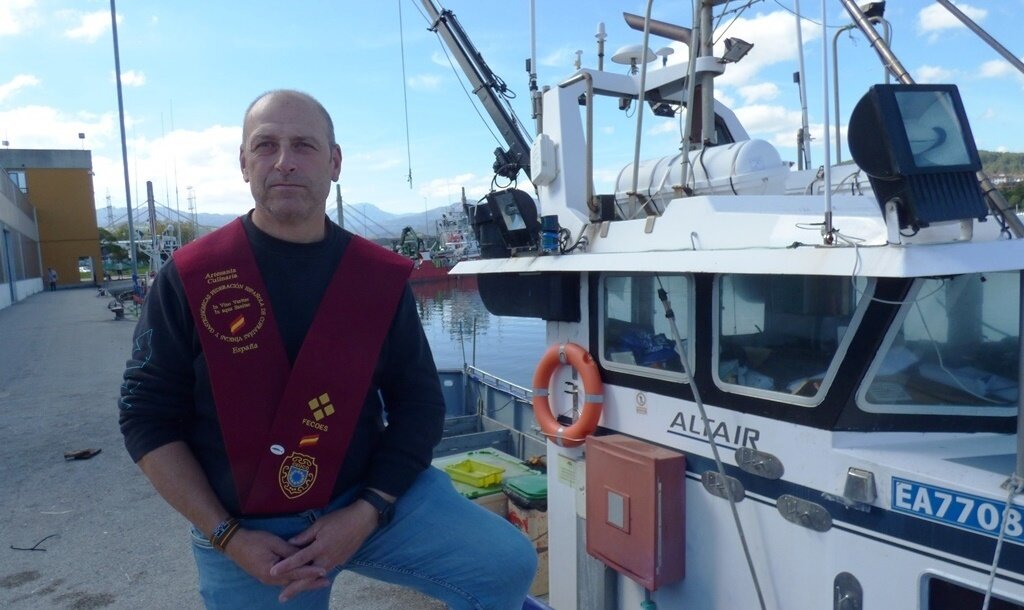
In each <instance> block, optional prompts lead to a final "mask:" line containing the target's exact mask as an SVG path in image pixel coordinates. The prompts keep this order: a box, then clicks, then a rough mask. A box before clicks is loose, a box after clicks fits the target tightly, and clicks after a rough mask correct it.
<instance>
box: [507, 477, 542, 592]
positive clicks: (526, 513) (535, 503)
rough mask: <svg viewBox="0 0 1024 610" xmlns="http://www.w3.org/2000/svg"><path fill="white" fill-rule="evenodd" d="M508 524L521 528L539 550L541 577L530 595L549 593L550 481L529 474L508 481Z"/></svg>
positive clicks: (535, 579) (539, 574)
mask: <svg viewBox="0 0 1024 610" xmlns="http://www.w3.org/2000/svg"><path fill="white" fill-rule="evenodd" d="M503 487H504V489H505V495H506V496H508V520H509V521H511V522H512V524H513V525H515V526H516V527H518V528H519V529H520V530H522V532H523V533H524V534H526V536H527V538H529V539H530V542H532V543H533V548H535V549H537V574H536V576H534V578H533V584H532V585H531V586H530V595H547V593H548V478H547V475H543V474H527V475H523V476H518V477H512V478H507V479H505V483H504V485H503Z"/></svg>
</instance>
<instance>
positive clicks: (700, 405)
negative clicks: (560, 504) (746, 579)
mask: <svg viewBox="0 0 1024 610" xmlns="http://www.w3.org/2000/svg"><path fill="white" fill-rule="evenodd" d="M654 277H655V279H657V280H658V299H659V300H660V301H661V306H662V307H663V308H664V309H665V318H667V319H668V326H669V330H670V331H671V332H672V339H673V340H674V341H675V342H676V347H677V348H678V349H677V350H676V353H677V354H679V361H680V362H681V363H682V365H683V373H684V374H685V375H686V379H687V380H688V381H689V384H690V390H691V391H692V392H693V402H695V403H696V404H697V409H698V410H699V411H700V418H701V421H702V423H703V424H704V435H705V436H706V437H707V439H708V444H710V445H711V452H712V454H713V455H714V457H715V466H716V467H717V468H718V476H720V477H722V482H723V483H724V485H725V490H726V494H725V495H726V498H727V499H728V500H729V508H730V509H731V510H732V519H733V522H734V523H735V524H736V532H737V533H738V534H739V537H740V544H741V545H742V546H743V555H744V556H745V557H746V559H747V567H748V568H749V569H750V577H751V579H753V581H754V590H755V591H756V592H757V600H758V602H759V603H760V604H761V610H765V608H766V606H765V602H764V594H763V593H762V592H761V583H760V581H759V580H758V578H757V570H756V569H755V568H754V559H753V557H752V556H751V555H750V546H749V545H748V544H747V537H746V535H745V534H744V533H743V524H742V522H740V514H739V511H737V510H736V499H735V498H733V496H732V487H731V486H729V484H728V480H729V479H728V478H727V477H726V474H725V465H724V464H723V463H722V456H721V455H719V452H718V442H716V441H715V435H714V434H712V432H711V428H712V426H711V420H709V419H708V414H707V412H706V411H705V409H704V401H702V400H701V398H700V392H698V391H697V381H696V380H695V379H694V378H693V372H692V371H691V370H690V362H689V358H687V357H686V350H685V349H683V340H682V339H681V338H680V336H679V327H678V326H677V325H676V315H675V313H674V312H673V311H672V305H671V304H670V303H669V301H668V291H666V290H665V287H664V285H663V284H662V283H661V276H660V275H655V276H654Z"/></svg>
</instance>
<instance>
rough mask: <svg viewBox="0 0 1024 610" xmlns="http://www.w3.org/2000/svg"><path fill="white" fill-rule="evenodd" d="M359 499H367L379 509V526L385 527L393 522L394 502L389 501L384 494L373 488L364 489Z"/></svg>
mask: <svg viewBox="0 0 1024 610" xmlns="http://www.w3.org/2000/svg"><path fill="white" fill-rule="evenodd" d="M359 499H360V500H366V501H367V502H369V503H370V505H371V506H373V507H374V508H375V509H376V510H377V527H384V526H385V525H387V524H388V523H391V518H392V517H394V516H395V503H394V502H388V501H387V500H385V499H384V496H382V495H380V494H379V493H377V492H375V491H373V490H372V489H364V490H363V493H361V494H359Z"/></svg>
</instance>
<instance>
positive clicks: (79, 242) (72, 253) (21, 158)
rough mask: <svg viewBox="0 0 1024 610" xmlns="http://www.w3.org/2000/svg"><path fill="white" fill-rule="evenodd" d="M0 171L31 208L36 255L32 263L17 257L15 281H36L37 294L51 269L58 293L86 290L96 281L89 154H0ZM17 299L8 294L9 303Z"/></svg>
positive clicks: (96, 250) (99, 270) (98, 270)
mask: <svg viewBox="0 0 1024 610" xmlns="http://www.w3.org/2000/svg"><path fill="white" fill-rule="evenodd" d="M0 167H2V168H4V169H5V170H6V173H7V175H8V176H9V177H10V179H11V180H12V181H13V183H14V184H15V185H16V187H17V189H18V190H20V191H21V192H22V193H24V195H25V196H26V197H27V200H28V204H29V205H30V206H31V207H32V208H35V226H36V230H37V235H36V236H35V239H36V241H37V243H38V250H37V252H36V254H35V255H34V257H31V258H30V257H28V256H27V255H23V256H22V258H21V260H22V263H21V267H22V268H21V269H20V271H19V270H18V269H17V268H15V270H14V273H13V275H14V277H15V279H16V280H18V281H19V282H21V281H27V280H31V279H34V278H38V281H39V289H40V290H41V289H42V288H43V287H44V286H45V285H47V284H49V279H50V278H49V270H50V269H51V268H52V269H53V270H54V271H56V274H57V282H56V284H57V287H58V288H60V287H71V286H80V285H82V284H83V283H87V284H89V285H92V284H94V283H96V280H97V278H102V277H103V267H102V265H103V261H102V258H101V255H100V243H99V229H98V227H97V226H96V206H95V203H94V197H93V184H92V176H93V174H92V153H91V151H88V150H25V149H21V150H19V149H0ZM0 196H2V195H0ZM0 206H2V203H0ZM5 231H7V230H6V229H5ZM23 235H24V233H23ZM25 237H27V238H28V239H29V240H31V239H32V237H33V236H31V235H27V236H25ZM27 249H31V248H27ZM22 250H23V251H24V250H26V248H25V247H22ZM11 258H12V259H14V258H16V257H13V256H12V257H11ZM12 262H14V261H12ZM2 298H3V297H2V296H0V299H2ZM21 298H24V296H21V295H18V294H17V293H16V292H12V293H11V299H12V300H20V299H21ZM0 306H2V303H0Z"/></svg>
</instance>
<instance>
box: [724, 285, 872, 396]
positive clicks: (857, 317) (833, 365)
mask: <svg viewBox="0 0 1024 610" xmlns="http://www.w3.org/2000/svg"><path fill="white" fill-rule="evenodd" d="M738 275H755V276H757V275H762V276H763V275H766V274H751V273H716V274H715V275H714V278H713V281H712V287H711V379H712V381H713V382H714V384H715V387H717V388H718V389H719V390H721V391H722V392H725V393H727V394H735V395H739V396H749V397H751V398H759V399H763V400H768V401H772V402H776V403H783V404H786V405H792V406H797V407H804V408H815V407H818V406H820V405H821V404H822V403H823V402H824V401H825V397H826V396H827V395H828V392H829V389H830V388H831V387H832V384H833V382H834V381H835V379H836V376H837V375H838V373H839V369H840V368H841V367H842V364H843V362H844V361H845V359H846V353H847V352H848V351H849V348H850V344H851V343H852V342H853V338H854V336H856V335H857V331H858V329H859V328H860V326H861V324H862V322H863V320H864V316H865V313H866V311H867V309H868V306H869V305H870V304H871V302H872V299H873V295H874V294H875V289H876V287H877V279H876V278H873V277H864V276H850V277H846V278H845V279H847V280H848V281H850V282H851V283H852V284H853V291H854V293H855V294H856V295H858V296H857V306H856V307H855V308H854V311H853V314H852V315H851V316H850V323H849V324H848V325H847V328H846V331H845V332H844V333H843V338H842V340H841V341H839V343H838V344H837V345H836V350H835V352H834V353H833V354H832V359H831V361H830V362H829V364H828V368H827V369H826V370H825V375H824V376H823V377H822V380H821V385H820V386H819V387H818V390H817V392H815V394H814V395H813V396H800V395H797V394H790V393H786V392H780V391H777V390H765V389H761V388H756V387H752V386H747V385H741V384H737V383H728V382H726V381H724V380H723V379H722V378H721V377H720V375H719V373H720V366H721V362H720V355H721V332H720V331H721V325H722V301H721V283H722V279H723V278H724V277H726V276H738ZM784 275H786V276H787V277H822V278H825V277H838V276H830V275H814V274H784ZM857 280H864V281H865V282H866V284H865V285H864V286H863V287H860V286H857V284H856V282H857Z"/></svg>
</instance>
